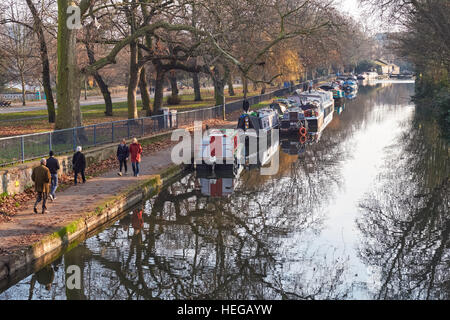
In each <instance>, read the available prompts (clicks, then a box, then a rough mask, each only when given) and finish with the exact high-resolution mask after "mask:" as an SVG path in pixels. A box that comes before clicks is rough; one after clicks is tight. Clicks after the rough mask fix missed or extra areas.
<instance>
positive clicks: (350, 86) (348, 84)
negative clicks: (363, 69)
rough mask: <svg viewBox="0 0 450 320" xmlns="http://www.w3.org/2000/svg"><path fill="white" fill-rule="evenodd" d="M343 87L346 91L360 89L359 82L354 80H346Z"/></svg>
mask: <svg viewBox="0 0 450 320" xmlns="http://www.w3.org/2000/svg"><path fill="white" fill-rule="evenodd" d="M343 88H344V90H345V91H347V92H348V91H353V90H357V89H358V84H357V83H356V81H354V80H346V81H344V84H343Z"/></svg>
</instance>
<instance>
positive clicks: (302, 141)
mask: <svg viewBox="0 0 450 320" xmlns="http://www.w3.org/2000/svg"><path fill="white" fill-rule="evenodd" d="M305 142H306V136H301V137H300V143H301V144H304V143H305Z"/></svg>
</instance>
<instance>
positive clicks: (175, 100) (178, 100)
mask: <svg viewBox="0 0 450 320" xmlns="http://www.w3.org/2000/svg"><path fill="white" fill-rule="evenodd" d="M180 103H181V98H180V96H169V97H168V98H167V104H168V105H169V106H175V105H178V104H180Z"/></svg>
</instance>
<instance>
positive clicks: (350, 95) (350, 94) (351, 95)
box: [345, 90, 358, 100]
mask: <svg viewBox="0 0 450 320" xmlns="http://www.w3.org/2000/svg"><path fill="white" fill-rule="evenodd" d="M357 95H358V90H354V91H350V92H346V93H345V98H346V99H348V100H353V99H355V98H356V96H357Z"/></svg>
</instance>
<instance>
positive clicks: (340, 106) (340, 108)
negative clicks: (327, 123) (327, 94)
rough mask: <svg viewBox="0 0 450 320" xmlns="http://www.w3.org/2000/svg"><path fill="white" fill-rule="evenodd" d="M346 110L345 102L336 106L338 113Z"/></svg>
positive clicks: (335, 109)
mask: <svg viewBox="0 0 450 320" xmlns="http://www.w3.org/2000/svg"><path fill="white" fill-rule="evenodd" d="M344 110H345V103H343V104H341V105H339V106H335V108H334V111H336V113H337V114H338V115H340V114H341V113H342V112H344Z"/></svg>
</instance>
